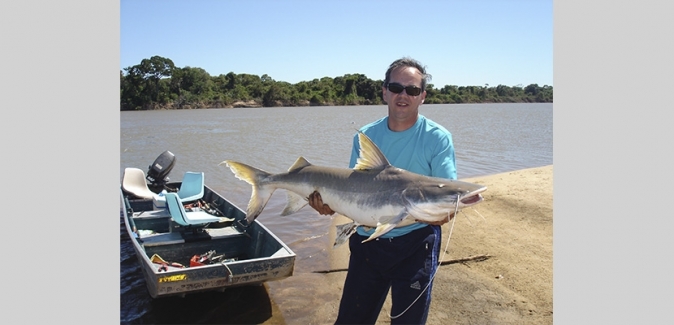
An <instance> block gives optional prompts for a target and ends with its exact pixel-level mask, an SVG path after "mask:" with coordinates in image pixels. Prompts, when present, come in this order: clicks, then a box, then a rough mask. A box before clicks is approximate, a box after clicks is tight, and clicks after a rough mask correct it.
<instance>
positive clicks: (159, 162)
mask: <svg viewBox="0 0 674 325" xmlns="http://www.w3.org/2000/svg"><path fill="white" fill-rule="evenodd" d="M175 164H176V156H175V155H173V153H172V152H170V151H168V150H166V151H164V152H163V153H162V154H161V155H159V157H157V159H155V160H154V162H153V163H152V165H150V167H148V170H147V176H146V177H145V178H146V179H147V180H148V182H149V183H150V184H148V187H149V188H150V189H152V188H163V187H164V185H165V184H166V183H167V182H168V181H169V178H168V174H169V173H170V172H171V169H173V166H174V165H175Z"/></svg>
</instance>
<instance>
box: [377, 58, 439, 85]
mask: <svg viewBox="0 0 674 325" xmlns="http://www.w3.org/2000/svg"><path fill="white" fill-rule="evenodd" d="M399 67H412V68H416V69H417V70H419V72H421V90H426V83H427V82H428V81H430V80H431V78H432V76H431V75H430V74H428V73H426V67H425V66H423V65H422V64H421V62H419V61H417V60H415V59H412V58H411V57H408V56H406V57H404V58H401V59H398V60H395V61H393V63H391V65H390V66H389V67H388V70H386V76H385V77H384V87H386V86H387V85H388V83H389V82H390V81H391V71H393V70H395V69H396V68H399Z"/></svg>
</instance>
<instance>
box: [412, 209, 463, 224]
mask: <svg viewBox="0 0 674 325" xmlns="http://www.w3.org/2000/svg"><path fill="white" fill-rule="evenodd" d="M452 218H454V212H452V213H450V214H449V215H447V217H446V218H444V219H442V220H440V221H434V222H429V221H422V220H417V221H418V222H421V223H427V224H429V225H434V226H442V225H444V224H446V223H448V222H449V220H452Z"/></svg>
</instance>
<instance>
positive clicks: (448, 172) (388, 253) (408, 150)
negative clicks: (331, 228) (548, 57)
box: [309, 58, 456, 324]
mask: <svg viewBox="0 0 674 325" xmlns="http://www.w3.org/2000/svg"><path fill="white" fill-rule="evenodd" d="M430 77H431V76H430V75H429V74H427V73H426V69H425V67H424V66H422V65H421V63H419V62H418V61H416V60H414V59H412V58H402V59H399V60H396V61H394V62H393V63H392V64H391V65H390V66H389V68H388V70H387V71H386V75H385V79H384V85H383V87H382V93H383V98H384V101H385V102H386V103H387V105H388V116H386V117H383V118H381V119H379V120H377V121H374V122H372V123H370V124H368V125H365V126H363V127H362V128H361V129H360V130H361V131H362V132H364V133H365V134H366V135H367V136H369V137H370V139H372V141H374V143H375V144H376V145H377V146H378V147H379V148H380V149H381V150H382V152H383V153H384V155H385V156H386V158H388V160H389V162H390V163H391V164H392V165H393V166H396V167H398V168H402V169H406V170H408V171H411V172H414V173H417V174H422V175H426V176H433V177H442V178H450V179H456V164H455V159H454V146H453V143H452V135H451V134H450V133H449V132H448V131H447V130H446V129H445V128H444V127H442V126H441V125H439V124H437V123H435V122H433V121H432V120H430V119H427V118H426V117H424V116H423V115H420V114H419V105H421V104H422V103H423V102H424V99H425V98H426V91H425V89H426V83H427V81H428V80H429V79H430ZM359 150H360V147H359V143H358V135H356V136H354V140H353V150H352V152H351V162H350V164H349V166H350V168H353V167H354V166H355V165H356V160H357V158H358V155H359ZM309 205H311V207H313V208H314V209H316V210H317V211H318V212H319V213H321V214H329V215H331V214H333V213H334V211H333V210H332V209H330V207H329V206H328V205H326V204H323V201H322V199H321V197H320V193H318V192H314V193H312V194H311V195H310V196H309ZM451 217H453V216H448V217H447V218H446V219H445V220H443V221H441V222H437V223H435V224H432V225H429V224H426V223H421V222H416V223H413V224H411V225H408V226H403V227H398V228H395V229H393V230H391V231H390V232H388V233H386V234H384V235H383V236H382V237H380V238H378V239H377V240H374V241H371V242H367V243H361V242H362V241H363V240H365V239H366V238H367V237H369V236H370V235H371V234H372V233H373V232H374V229H367V228H366V227H362V226H360V227H358V229H357V232H356V233H354V234H353V235H352V236H351V238H350V239H349V249H350V250H351V257H350V259H349V270H348V273H347V275H346V280H345V283H344V289H343V292H342V299H341V301H340V306H339V313H338V315H337V321H336V324H374V323H375V322H376V320H377V316H378V315H379V312H380V310H381V308H382V305H383V304H384V301H385V300H386V295H387V294H388V291H389V289H390V290H391V297H392V309H391V317H392V319H391V324H424V323H425V322H426V318H427V316H428V310H429V306H430V302H431V287H432V286H431V285H432V283H431V279H432V277H433V274H434V273H435V271H436V269H437V267H438V255H439V252H440V247H439V244H440V241H441V238H442V236H441V231H440V226H441V225H442V224H444V223H446V222H448V221H449V219H450V218H451Z"/></svg>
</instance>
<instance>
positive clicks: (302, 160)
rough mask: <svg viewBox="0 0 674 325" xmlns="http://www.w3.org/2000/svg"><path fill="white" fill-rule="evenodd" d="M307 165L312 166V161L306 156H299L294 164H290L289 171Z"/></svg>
mask: <svg viewBox="0 0 674 325" xmlns="http://www.w3.org/2000/svg"><path fill="white" fill-rule="evenodd" d="M307 166H311V163H310V162H309V161H307V160H306V159H305V158H304V157H299V158H297V160H295V163H294V164H293V165H292V166H290V168H289V169H288V172H292V171H293V170H296V169H301V168H304V167H307Z"/></svg>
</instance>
